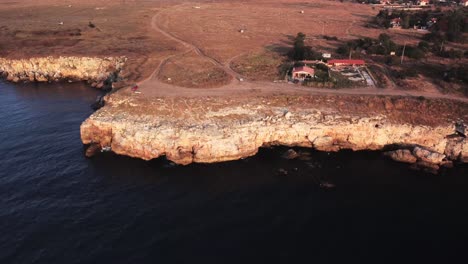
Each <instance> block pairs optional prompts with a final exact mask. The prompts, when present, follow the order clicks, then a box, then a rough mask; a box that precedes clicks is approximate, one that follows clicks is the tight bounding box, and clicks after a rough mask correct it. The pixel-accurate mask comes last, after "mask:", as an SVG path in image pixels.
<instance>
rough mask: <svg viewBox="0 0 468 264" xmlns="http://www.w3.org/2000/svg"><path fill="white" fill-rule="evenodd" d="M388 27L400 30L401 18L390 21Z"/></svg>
mask: <svg viewBox="0 0 468 264" xmlns="http://www.w3.org/2000/svg"><path fill="white" fill-rule="evenodd" d="M390 27H392V28H400V27H401V18H399V17H396V18H394V19H392V20H390Z"/></svg>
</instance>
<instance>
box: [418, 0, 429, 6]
mask: <svg viewBox="0 0 468 264" xmlns="http://www.w3.org/2000/svg"><path fill="white" fill-rule="evenodd" d="M428 4H429V1H428V0H420V1H419V3H418V5H420V6H427V5H428Z"/></svg>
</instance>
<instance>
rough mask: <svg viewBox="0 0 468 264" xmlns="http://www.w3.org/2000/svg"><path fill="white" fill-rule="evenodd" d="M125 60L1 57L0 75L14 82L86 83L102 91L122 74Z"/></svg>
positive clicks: (119, 58)
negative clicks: (105, 84) (106, 83)
mask: <svg viewBox="0 0 468 264" xmlns="http://www.w3.org/2000/svg"><path fill="white" fill-rule="evenodd" d="M125 61H126V58H123V57H118V58H116V57H106V58H92V57H44V58H29V59H5V58H0V74H1V75H2V76H3V77H4V78H6V79H7V80H8V81H12V82H26V81H28V82H57V81H64V80H65V81H87V82H89V83H91V84H92V85H93V86H94V87H97V88H102V87H103V86H104V82H106V81H109V82H111V81H113V80H110V79H113V78H115V76H116V75H117V74H118V73H119V72H120V70H121V69H122V67H123V66H124V63H125Z"/></svg>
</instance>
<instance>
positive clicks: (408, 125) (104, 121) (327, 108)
mask: <svg viewBox="0 0 468 264" xmlns="http://www.w3.org/2000/svg"><path fill="white" fill-rule="evenodd" d="M356 98H358V99H359V98H360V99H359V100H361V101H359V100H357V101H356ZM401 104H408V105H411V104H414V106H413V108H410V109H407V110H398V109H395V108H398V107H397V106H398V105H401ZM438 105H439V106H438ZM444 105H445V104H444V103H440V102H431V101H424V102H421V101H420V100H419V101H418V100H417V99H410V100H408V99H397V100H394V99H391V98H390V99H389V98H381V97H354V99H353V97H352V96H348V97H343V96H341V97H340V96H309V97H304V96H296V97H286V96H276V97H265V98H263V97H255V98H254V97H251V98H234V99H233V98H229V99H226V98H224V99H223V98H151V99H143V98H140V97H138V96H137V95H128V96H113V97H111V98H110V99H109V101H108V104H107V105H106V106H105V107H104V108H102V109H101V110H99V111H97V112H96V113H94V114H93V115H92V116H91V117H90V118H89V119H88V120H86V121H85V122H84V123H83V124H82V126H81V138H82V141H83V143H84V144H95V145H99V146H100V147H101V148H106V149H109V148H110V149H111V150H112V151H113V152H115V153H118V154H122V155H127V156H131V157H136V158H141V159H145V160H150V159H154V158H157V157H160V156H166V157H167V159H169V160H171V161H173V162H175V163H178V164H189V163H192V162H201V163H211V162H221V161H228V160H235V159H240V158H245V157H248V156H252V155H254V154H256V153H257V151H258V149H259V148H260V147H262V146H267V145H286V146H301V147H311V148H315V149H318V150H323V151H338V150H340V149H352V150H379V149H383V148H386V147H388V146H391V145H394V144H396V145H398V146H420V147H423V148H424V149H427V150H430V151H432V152H435V153H440V155H441V157H442V156H443V157H442V158H449V159H452V160H460V161H463V162H468V142H467V141H466V140H464V139H460V140H459V141H453V140H450V139H447V137H446V136H447V135H450V134H453V132H454V126H453V120H451V118H452V117H449V116H446V115H444V114H442V115H439V116H437V117H436V119H429V118H425V117H424V116H422V115H420V114H419V113H418V112H419V111H424V109H426V107H428V108H427V110H425V111H427V112H428V114H432V113H430V112H431V111H438V110H442V111H444V109H443V108H444V107H445V106H444ZM437 107H440V108H441V109H437ZM447 107H449V108H450V109H452V110H454V111H459V112H458V113H457V116H460V115H461V117H462V118H464V119H466V118H467V109H468V107H467V105H466V104H464V103H454V104H453V105H449V106H447ZM387 108H390V109H391V110H390V111H388V110H385V109H387ZM420 109H422V110H420ZM430 109H432V110H430ZM434 109H435V110H434ZM417 115H420V117H419V118H418V119H415V120H413V118H414V117H415V116H416V117H417ZM444 153H445V154H446V155H445V154H444ZM423 154H424V153H423ZM423 154H421V155H423Z"/></svg>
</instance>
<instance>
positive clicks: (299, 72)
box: [292, 66, 315, 81]
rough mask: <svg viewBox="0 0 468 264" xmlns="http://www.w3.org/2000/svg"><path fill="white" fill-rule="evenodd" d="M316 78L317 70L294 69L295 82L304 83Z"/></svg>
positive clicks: (303, 67)
mask: <svg viewBox="0 0 468 264" xmlns="http://www.w3.org/2000/svg"><path fill="white" fill-rule="evenodd" d="M314 76H315V70H314V69H313V68H310V67H307V66H300V67H294V68H293V70H292V78H293V79H294V80H299V81H303V80H305V79H308V78H313V77H314Z"/></svg>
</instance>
